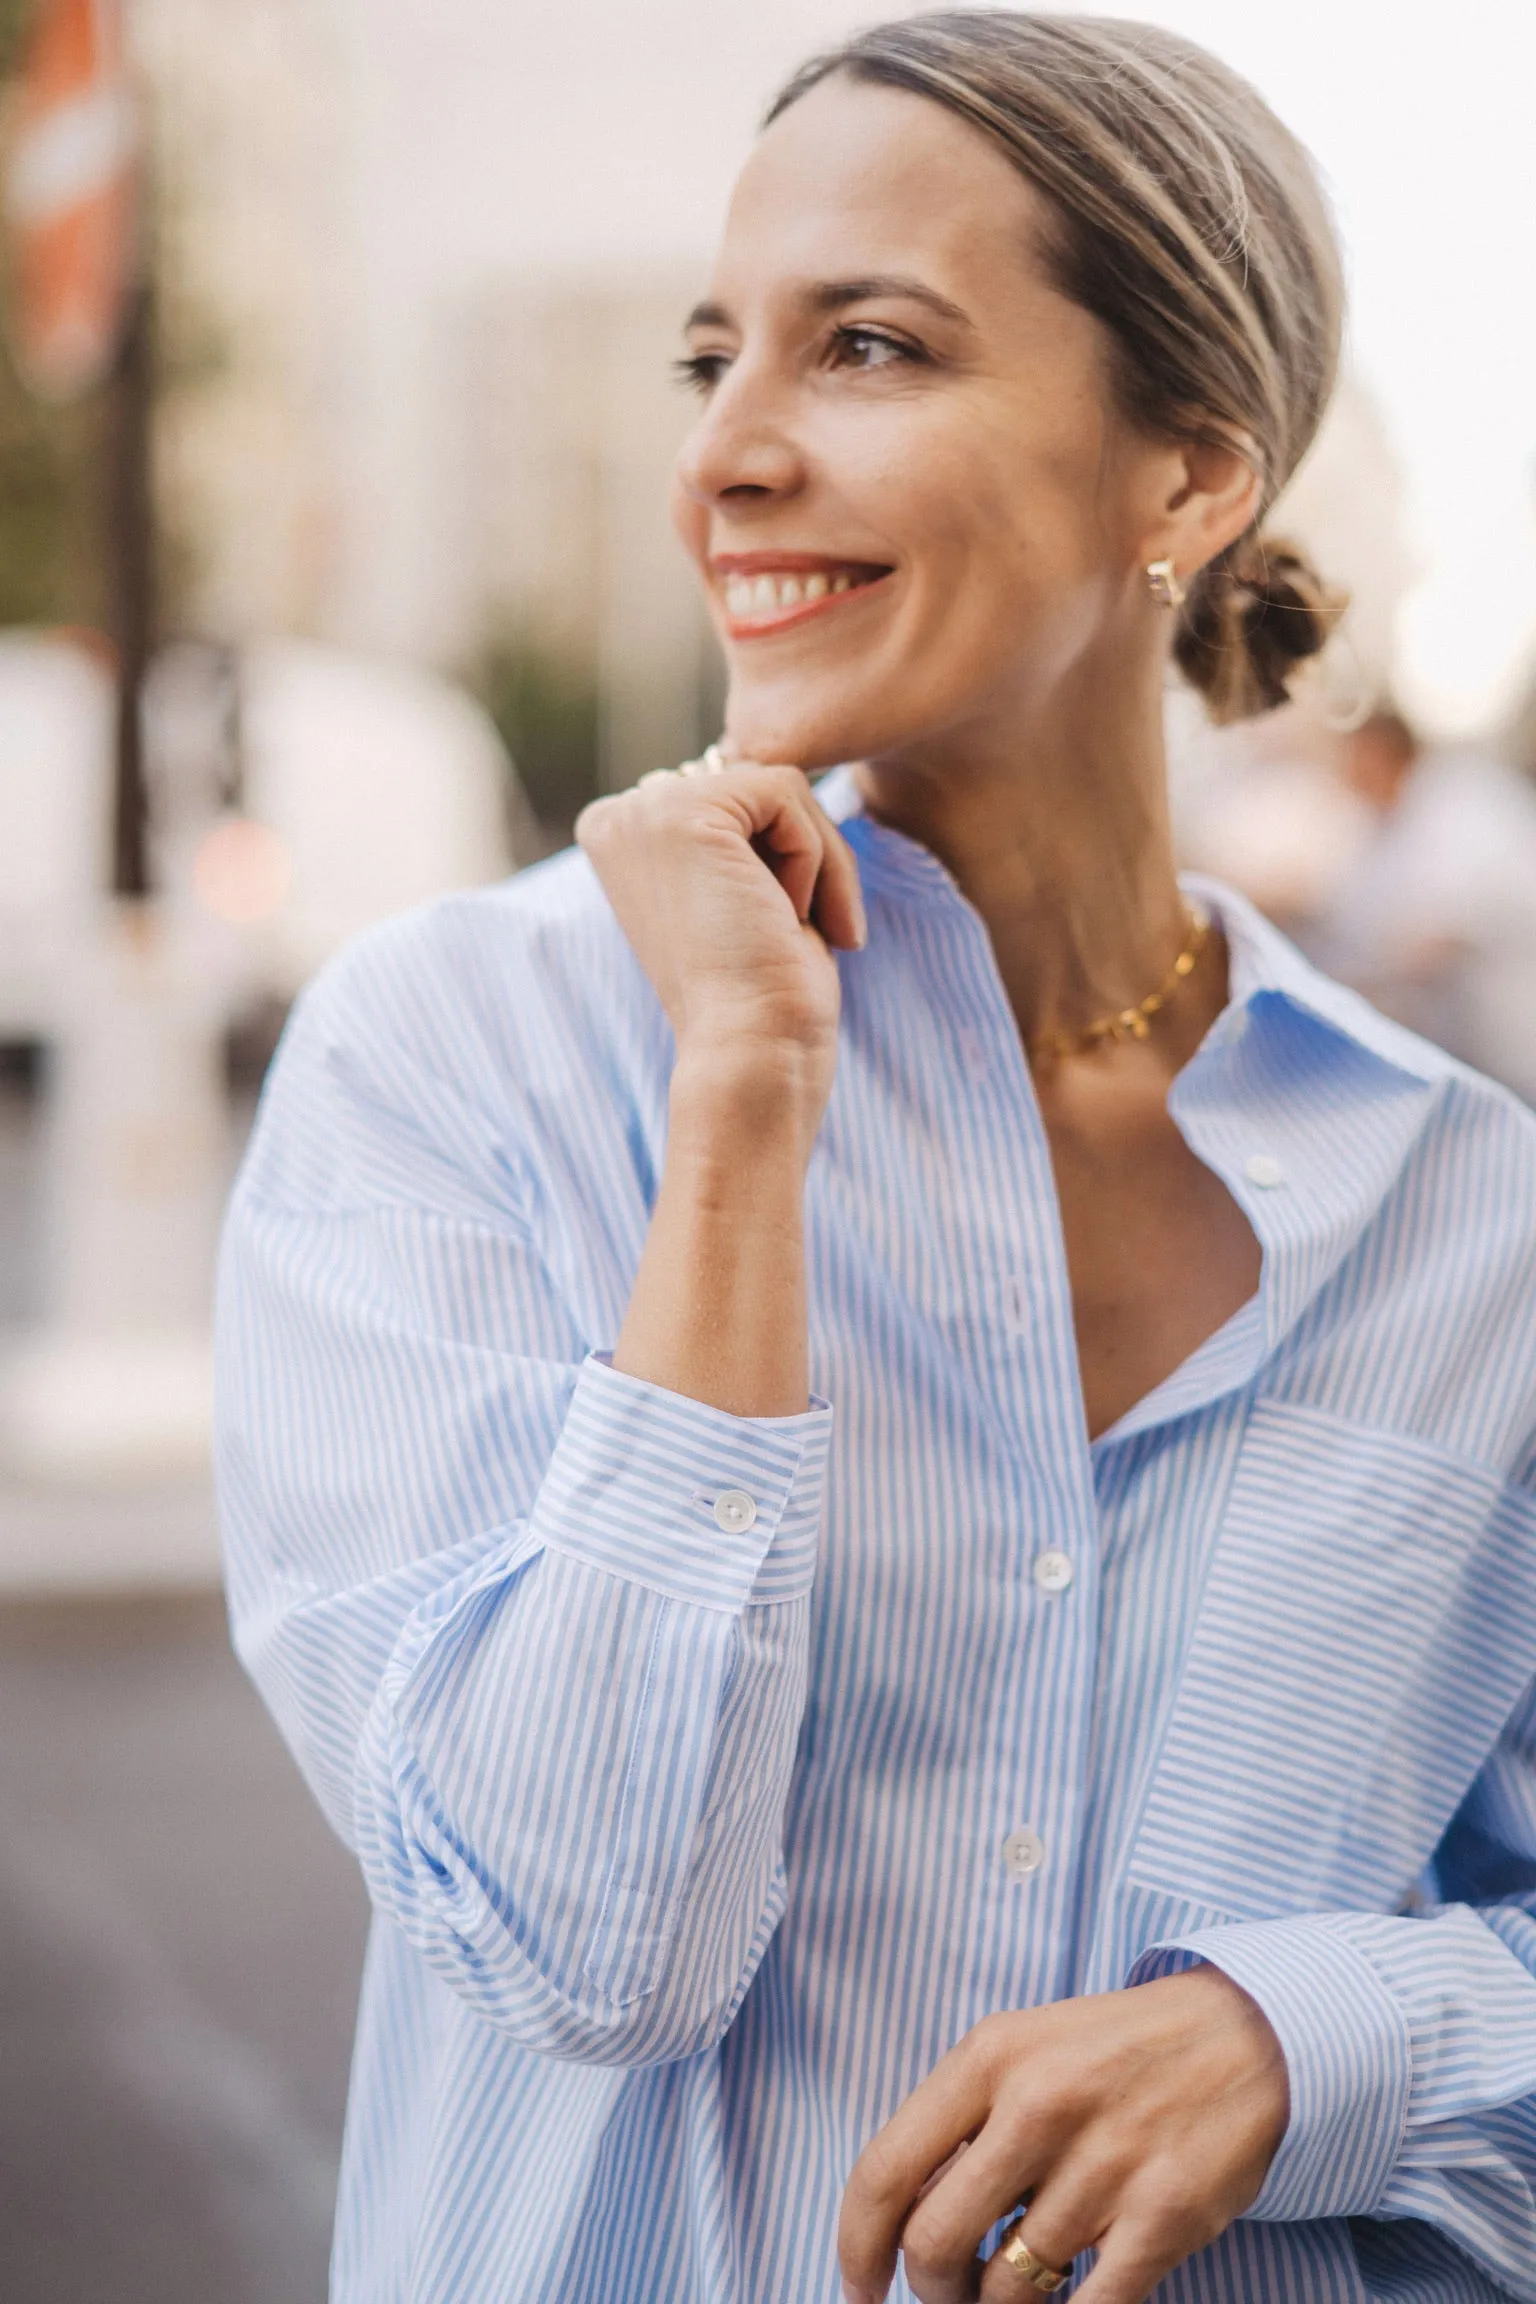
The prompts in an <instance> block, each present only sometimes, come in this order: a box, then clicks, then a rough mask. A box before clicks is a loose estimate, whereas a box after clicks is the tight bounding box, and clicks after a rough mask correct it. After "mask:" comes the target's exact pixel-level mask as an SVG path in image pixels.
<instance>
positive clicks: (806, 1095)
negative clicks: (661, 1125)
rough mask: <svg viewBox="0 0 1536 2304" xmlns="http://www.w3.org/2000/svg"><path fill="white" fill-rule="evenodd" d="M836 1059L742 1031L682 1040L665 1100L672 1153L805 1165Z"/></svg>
mask: <svg viewBox="0 0 1536 2304" xmlns="http://www.w3.org/2000/svg"><path fill="white" fill-rule="evenodd" d="M833 1054H834V1051H833V1050H829V1049H826V1048H822V1047H815V1046H810V1045H807V1044H806V1043H805V1042H803V1041H796V1040H774V1039H769V1038H766V1037H764V1036H763V1035H761V1034H756V1033H750V1032H740V1031H738V1032H733V1033H699V1034H697V1035H691V1036H689V1037H688V1038H686V1039H684V1040H682V1041H681V1042H680V1043H679V1046H678V1051H677V1060H676V1063H675V1064H674V1066H673V1071H672V1085H671V1092H670V1097H669V1115H670V1120H669V1129H670V1144H671V1150H672V1153H673V1154H674V1155H675V1154H676V1153H678V1152H680V1151H687V1150H689V1149H692V1150H695V1151H697V1152H699V1153H703V1154H707V1153H709V1152H711V1151H714V1150H718V1151H720V1152H722V1153H723V1154H725V1155H727V1156H728V1157H730V1158H731V1159H733V1160H737V1159H742V1158H747V1159H749V1160H751V1159H753V1157H754V1155H755V1156H757V1157H758V1158H761V1157H769V1158H772V1157H774V1156H775V1155H778V1156H786V1155H792V1156H793V1157H794V1158H795V1159H796V1160H797V1161H798V1162H799V1163H800V1165H801V1166H802V1167H803V1166H804V1164H805V1162H806V1161H808V1160H809V1158H810V1154H811V1148H812V1146H813V1145H814V1143H815V1141H816V1133H817V1130H818V1129H819V1127H820V1125H821V1119H822V1114H823V1113H824V1111H825V1110H826V1104H827V1097H828V1094H829V1092H830V1089H831V1084H832V1064H833Z"/></svg>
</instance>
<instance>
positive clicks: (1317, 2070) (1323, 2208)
mask: <svg viewBox="0 0 1536 2304" xmlns="http://www.w3.org/2000/svg"><path fill="white" fill-rule="evenodd" d="M1353 1917H1354V1916H1353V1915H1352V1914H1348V1913H1340V1914H1337V1915H1330V1914H1327V1913H1316V1914H1311V1913H1309V1914H1303V1915H1300V1916H1298V1917H1297V1918H1294V1919H1288V1920H1255V1921H1234V1922H1232V1923H1230V1924H1228V1925H1226V1926H1223V1927H1216V1928H1202V1929H1198V1930H1196V1931H1195V1932H1194V1933H1193V1934H1192V1935H1189V1936H1181V1937H1177V1938H1174V1939H1172V1940H1171V1941H1170V1942H1168V1943H1164V1944H1155V1945H1153V1946H1152V1947H1151V1948H1150V1949H1149V1950H1148V1951H1146V1952H1143V1953H1142V1955H1141V1957H1140V1959H1139V1960H1138V1961H1137V1962H1136V1964H1135V1966H1134V1967H1133V1968H1132V1970H1131V1972H1130V1975H1129V1977H1128V1978H1127V1982H1128V1983H1129V1984H1133V1985H1134V1984H1148V1983H1150V1982H1151V1981H1152V1980H1153V1978H1154V1977H1158V1976H1169V1975H1173V1974H1175V1973H1176V1972H1177V1971H1178V1970H1180V1969H1182V1968H1189V1967H1192V1966H1194V1965H1195V1964H1196V1963H1198V1962H1200V1961H1207V1962H1209V1964H1210V1965H1211V1966H1212V1967H1213V1968H1219V1969H1220V1970H1221V1971H1222V1973H1223V1975H1225V1976H1230V1977H1231V1979H1232V1981H1233V1983H1234V1984H1237V1985H1240V1986H1241V1988H1242V1990H1243V1991H1244V1992H1246V1993H1247V1994H1248V1997H1249V1998H1250V1999H1251V2000H1254V2001H1256V2002H1257V2003H1258V2005H1259V2007H1260V2008H1261V2009H1262V2010H1263V2012H1264V2014H1265V2015H1266V2016H1267V2017H1268V2019H1269V2022H1270V2024H1271V2025H1272V2026H1273V2028H1274V2031H1275V2034H1276V2036H1277V2037H1278V2039H1279V2042H1280V2046H1281V2048H1282V2050H1283V2051H1284V2054H1285V2063H1286V2070H1287V2072H1288V2074H1289V2076H1290V2085H1291V2117H1290V2123H1289V2125H1288V2126H1287V2128H1286V2131H1285V2135H1284V2137H1283V2138H1282V2139H1281V2144H1280V2149H1279V2151H1278V2152H1277V2153H1276V2154H1275V2157H1274V2159H1273V2161H1272V2162H1271V2163H1270V2169H1269V2174H1268V2175H1267V2176H1266V2178H1265V2180H1264V2185H1263V2188H1262V2190H1261V2191H1260V2193H1259V2196H1258V2198H1257V2199H1256V2200H1255V2201H1254V2203H1253V2206H1252V2207H1251V2208H1250V2209H1249V2210H1248V2212H1247V2213H1248V2215H1249V2216H1250V2217H1251V2218H1255V2219H1257V2220H1258V2221H1259V2222H1261V2223H1266V2222H1267V2223H1275V2224H1289V2223H1301V2222H1306V2221H1309V2220H1310V2219H1312V2218H1314V2217H1330V2216H1371V2215H1373V2214H1375V2213H1376V2211H1377V2209H1378V2207H1379V2206H1380V2203H1381V2199H1382V2195H1383V2193H1384V2192H1385V2190H1386V2187H1387V2183H1388V2180H1389V2179H1390V2177H1391V2174H1392V2170H1393V2168H1394V2166H1395V2165H1396V2162H1397V2159H1398V2155H1399V2153H1400V2152H1401V2150H1402V2146H1403V2137H1404V2132H1405V2130H1406V2126H1407V2119H1408V2096H1409V2088H1410V2085H1411V2082H1412V2077H1413V2069H1412V2064H1413V2060H1412V2052H1411V2043H1410V2035H1409V2029H1408V2021H1407V2017H1406V2015H1405V2014H1404V2011H1403V2010H1402V2009H1401V2008H1400V2007H1399V2006H1398V2004H1397V2001H1396V2000H1395V1999H1394V1998H1393V1996H1392V1994H1391V1993H1390V1992H1389V1991H1388V1990H1387V1987H1386V1986H1385V1984H1384V1983H1383V1982H1382V1980H1381V1978H1380V1977H1379V1976H1378V1975H1377V1973H1376V1970H1375V1969H1374V1968H1373V1967H1372V1965H1371V1963H1370V1962H1369V1961H1368V1960H1367V1959H1366V1958H1365V1957H1364V1956H1363V1954H1361V1953H1360V1952H1359V1951H1357V1950H1356V1948H1355V1946H1354V1945H1353V1944H1352V1943H1350V1942H1349V1941H1348V1939H1347V1937H1346V1936H1345V1934H1344V1933H1343V1932H1342V1930H1343V1928H1344V1927H1347V1925H1348V1924H1349V1922H1350V1921H1351V1920H1352V1918H1353Z"/></svg>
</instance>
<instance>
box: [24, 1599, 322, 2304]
mask: <svg viewBox="0 0 1536 2304" xmlns="http://www.w3.org/2000/svg"><path fill="white" fill-rule="evenodd" d="M366 1918H367V1907H366V1900H365V1897H364V1894H363V1889H362V1886H361V1883H360V1881H359V1878H358V1875H357V1871H356V1868H355V1866H354V1865H353V1863H352V1860H351V1858H350V1857H349V1856H348V1855H347V1854H346V1852H345V1851H344V1850H343V1849H342V1848H341V1847H340V1845H339V1844H338V1843H337V1842H336V1841H335V1840H334V1839H333V1838H332V1836H331V1834H330V1832H329V1829H328V1827H327V1826H326V1825H325V1824H324V1822H323V1821H322V1819H321V1817H320V1814H319V1812H318V1810H317V1809H316V1808H315V1806H314V1803H313V1802H312V1800H311V1799H310V1796H309V1794H308V1792H307V1790H306V1789H305V1787H304V1785H303V1783H302V1782H301V1780H300V1778H299V1775H298V1772H297V1770H296V1769H295V1768H294V1766H293V1763H292V1761H291V1760H290V1759H289V1757H288V1755H287V1753H286V1751H285V1750H284V1748H283V1746H282V1744H281V1741H280V1739H279V1738H278V1735H277V1733H276V1730H275V1729H274V1728H273V1727H272V1725H271V1723H270V1721H269V1719H268V1718H267V1715H266V1713H265V1712H264V1710H263V1709H262V1706H261V1704H260V1701H259V1699H258V1698H257V1697H256V1695H255V1693H254V1692H253V1690H252V1689H251V1688H250V1686H249V1684H248V1683H247V1681H246V1680H245V1678H244V1675H243V1674H242V1673H241V1671H240V1668H239V1666H238V1665H237V1664H236V1663H235V1661H234V1659H233V1657H232V1655H231V1654H230V1651H229V1646H228V1638H227V1633H226V1629H225V1623H224V1615H223V1609H222V1605H221V1603H220V1602H219V1600H218V1599H217V1598H216V1597H215V1596H214V1595H213V1594H212V1593H210V1592H206V1591H204V1592H201V1593H190V1594H185V1595H180V1596H175V1595H160V1596H158V1597H156V1596H141V1597H137V1598H118V1599H95V1600H93V1599H89V1598H85V1597H70V1598H66V1599H60V1600H30V1601H22V1600H9V1601H6V1602H4V1603H3V1604H0V2297H3V2298H4V2300H5V2304H322V2300H323V2299H324V2296H325V2292H326V2259H327V2253H328V2246H329V2231H330V2221H331V2213H332V2206H333V2200H334V2192H335V2180H336V2162H337V2154H338V2149H339V2144H340V2137H341V2124H342V2114H343V2108H344V2104H345V2097H346V2079H347V2064H348V2055H349V2050H350V2043H351V2034H352V2024H353V2016H354V2010H355V2006H356V1998H357V1987H358V1977H359V1972H360V1967H361V1960H362V1951H363V1941H364V1931H365V1926H366Z"/></svg>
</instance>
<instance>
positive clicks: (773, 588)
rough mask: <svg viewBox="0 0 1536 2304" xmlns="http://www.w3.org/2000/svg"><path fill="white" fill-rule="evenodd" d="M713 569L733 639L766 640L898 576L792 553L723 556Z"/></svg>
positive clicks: (863, 563)
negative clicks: (889, 578) (768, 636)
mask: <svg viewBox="0 0 1536 2304" xmlns="http://www.w3.org/2000/svg"><path fill="white" fill-rule="evenodd" d="M713 569H714V574H715V578H716V581H717V583H718V584H719V588H720V593H721V597H722V599H723V600H724V603H725V615H726V629H727V631H728V632H729V634H730V636H731V638H732V639H733V640H756V639H761V638H763V637H764V636H765V635H766V634H768V633H771V632H783V631H787V630H788V629H789V627H790V626H791V625H796V624H804V623H806V622H807V621H808V620H809V619H810V618H811V617H813V616H826V615H830V614H831V613H832V612H833V611H834V610H837V609H840V608H846V607H848V606H849V605H850V604H852V603H854V602H856V601H857V600H858V599H859V597H860V595H862V594H866V593H868V592H870V591H872V590H873V589H874V587H875V586H877V585H879V584H883V583H884V581H885V579H886V578H887V577H888V576H890V575H892V574H893V573H894V571H893V570H892V569H890V568H882V567H878V566H876V565H874V564H873V563H871V562H869V561H858V560H825V559H821V558H813V557H810V556H800V555H798V554H790V553H787V552H783V553H779V552H760V553H759V552H752V553H741V554H739V555H737V554H722V555H721V556H720V557H719V558H718V559H717V560H715V561H714V562H713Z"/></svg>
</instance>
